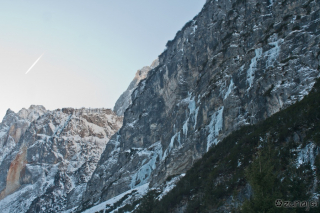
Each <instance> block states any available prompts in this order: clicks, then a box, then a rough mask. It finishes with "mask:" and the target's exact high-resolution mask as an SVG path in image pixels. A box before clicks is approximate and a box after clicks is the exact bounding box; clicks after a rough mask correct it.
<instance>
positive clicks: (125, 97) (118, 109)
mask: <svg viewBox="0 0 320 213" xmlns="http://www.w3.org/2000/svg"><path fill="white" fill-rule="evenodd" d="M158 65H159V59H156V60H154V61H153V62H152V64H151V65H150V66H145V67H143V68H142V69H140V70H138V71H137V72H136V75H135V77H134V79H133V80H132V81H131V83H130V85H129V86H128V88H127V90H126V91H125V92H124V93H122V95H121V96H120V97H119V98H118V100H117V101H116V103H115V106H114V108H113V111H114V112H115V113H116V114H117V115H118V116H123V114H124V112H125V111H126V109H127V108H128V107H129V106H130V105H131V103H132V99H131V94H132V92H133V91H134V90H135V89H136V88H137V86H138V84H139V82H140V81H141V80H143V79H145V78H146V77H147V75H148V72H149V71H150V70H152V69H154V68H156V67H157V66H158Z"/></svg>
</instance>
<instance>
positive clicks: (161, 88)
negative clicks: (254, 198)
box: [78, 0, 320, 210]
mask: <svg viewBox="0 0 320 213" xmlns="http://www.w3.org/2000/svg"><path fill="white" fill-rule="evenodd" d="M319 5H320V4H319V1H308V2H306V1H302V0H287V1H260V0H252V1H238V0H231V1H207V2H206V4H205V5H204V7H203V9H202V11H201V12H200V13H199V14H198V15H197V16H196V17H195V18H194V19H193V20H192V21H190V22H188V23H187V24H186V25H185V26H184V27H183V28H182V30H181V31H179V32H178V33H177V35H176V37H175V38H174V40H172V41H169V42H168V43H167V49H166V50H165V52H163V53H162V54H161V55H160V56H159V66H157V67H156V68H154V69H153V70H151V71H149V73H148V76H147V78H146V79H144V80H141V81H140V83H139V84H138V86H137V88H136V89H135V90H134V92H133V93H132V95H131V99H132V104H131V105H130V106H129V107H128V109H127V110H126V111H125V113H124V122H123V126H122V128H121V129H120V130H119V131H118V132H117V134H116V135H114V136H113V137H112V138H111V140H110V142H109V143H108V144H107V146H106V149H105V151H104V152H103V154H102V155H101V159H100V161H99V164H98V166H97V168H96V170H95V172H94V173H93V175H92V178H91V179H90V181H89V182H88V186H87V189H86V192H85V195H84V197H83V204H82V206H81V207H79V208H78V210H80V209H86V208H88V207H90V206H92V205H94V204H97V203H100V202H102V201H104V200H107V199H109V198H111V197H114V196H116V195H118V194H120V193H122V192H124V191H126V190H129V189H131V188H135V187H137V186H141V185H143V184H145V183H150V186H151V187H155V186H158V185H160V184H161V183H163V182H164V181H165V180H166V178H167V177H169V176H172V175H177V174H181V173H184V172H185V171H186V170H188V169H189V168H190V167H191V165H192V164H193V163H194V162H195V161H196V160H197V159H199V158H200V157H201V156H202V155H203V154H204V153H205V152H207V150H208V149H209V148H210V147H212V146H214V144H216V143H218V142H219V141H221V139H223V138H224V137H226V136H227V135H228V134H230V132H232V131H234V130H236V129H238V128H239V127H240V126H243V125H249V124H255V123H257V122H258V121H260V120H263V119H266V118H267V117H269V116H271V115H272V114H274V113H276V112H278V111H279V110H281V109H284V108H286V107H287V106H289V105H291V104H293V103H295V102H296V101H298V100H301V99H302V98H303V97H304V96H305V95H306V94H308V93H309V91H310V89H311V88H312V86H313V85H314V82H315V79H316V78H318V77H319V52H320V48H319V44H320V43H319V33H320V30H319V29H320V26H319V23H320V22H319V17H320V12H319Z"/></svg>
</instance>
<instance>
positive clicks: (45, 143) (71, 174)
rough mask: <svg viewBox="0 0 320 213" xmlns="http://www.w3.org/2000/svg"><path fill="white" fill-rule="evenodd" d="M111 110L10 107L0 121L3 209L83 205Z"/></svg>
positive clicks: (113, 126) (115, 122)
mask: <svg viewBox="0 0 320 213" xmlns="http://www.w3.org/2000/svg"><path fill="white" fill-rule="evenodd" d="M121 125H122V118H120V117H118V116H116V114H115V113H114V112H112V111H111V110H110V109H84V108H83V109H72V108H64V109H62V110H60V109H59V110H54V111H49V110H46V109H45V108H44V107H42V106H31V107H30V108H29V109H22V110H20V111H19V112H18V113H14V112H13V111H11V110H8V111H7V113H6V116H5V117H4V119H3V121H2V123H1V124H0V148H1V149H0V150H1V151H0V170H1V174H0V193H1V194H0V209H1V211H2V212H61V211H62V210H65V209H67V208H72V207H74V206H76V205H79V201H81V197H82V193H83V191H84V189H85V188H86V184H87V182H88V180H89V179H90V177H91V175H92V173H93V171H94V170H95V167H96V165H97V163H98V161H99V159H100V155H101V153H102V152H103V150H104V148H105V145H106V144H107V142H108V141H109V138H110V137H111V136H112V135H113V134H114V133H115V132H116V131H118V129H119V128H120V127H121Z"/></svg>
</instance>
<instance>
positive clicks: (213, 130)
mask: <svg viewBox="0 0 320 213" xmlns="http://www.w3.org/2000/svg"><path fill="white" fill-rule="evenodd" d="M223 109H224V107H223V106H222V107H221V108H220V109H219V110H218V111H217V112H215V113H214V114H213V115H212V116H211V122H210V124H209V135H208V137H207V151H209V148H210V147H211V146H212V145H213V144H217V143H218V142H219V141H218V139H217V136H218V135H219V133H220V131H221V130H222V128H223Z"/></svg>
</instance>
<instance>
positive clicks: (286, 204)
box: [274, 199, 319, 211]
mask: <svg viewBox="0 0 320 213" xmlns="http://www.w3.org/2000/svg"><path fill="white" fill-rule="evenodd" d="M274 204H275V206H276V207H278V208H281V207H282V208H305V209H306V211H309V210H310V208H317V207H319V202H318V201H316V200H310V201H299V200H296V201H283V200H281V199H277V200H276V201H275V203H274Z"/></svg>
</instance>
